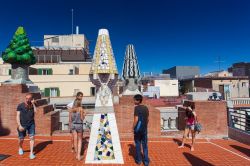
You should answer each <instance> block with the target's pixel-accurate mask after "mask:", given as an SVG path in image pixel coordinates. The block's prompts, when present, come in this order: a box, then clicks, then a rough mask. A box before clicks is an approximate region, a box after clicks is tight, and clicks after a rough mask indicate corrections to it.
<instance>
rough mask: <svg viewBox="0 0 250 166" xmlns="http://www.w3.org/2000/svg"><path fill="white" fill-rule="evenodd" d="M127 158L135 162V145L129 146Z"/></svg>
mask: <svg viewBox="0 0 250 166" xmlns="http://www.w3.org/2000/svg"><path fill="white" fill-rule="evenodd" d="M128 146H129V152H128V154H129V156H132V157H133V159H134V160H135V145H134V144H129V145H128Z"/></svg>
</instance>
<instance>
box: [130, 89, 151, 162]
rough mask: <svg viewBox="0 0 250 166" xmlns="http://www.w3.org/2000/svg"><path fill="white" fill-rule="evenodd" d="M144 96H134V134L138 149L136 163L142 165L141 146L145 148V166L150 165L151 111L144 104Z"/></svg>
mask: <svg viewBox="0 0 250 166" xmlns="http://www.w3.org/2000/svg"><path fill="white" fill-rule="evenodd" d="M142 99H143V97H142V95H140V94H137V95H135V96H134V104H135V108H134V123H133V132H134V141H135V148H136V155H135V162H136V163H137V164H141V162H142V156H141V145H142V148H143V154H144V158H143V162H144V165H146V166H147V165H149V158H148V133H147V132H148V131H147V130H148V129H147V127H148V121H149V120H148V117H149V111H148V108H147V106H145V105H143V104H142Z"/></svg>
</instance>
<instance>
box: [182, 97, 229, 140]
mask: <svg viewBox="0 0 250 166" xmlns="http://www.w3.org/2000/svg"><path fill="white" fill-rule="evenodd" d="M190 105H193V106H194V107H195V112H196V114H197V116H198V121H199V122H200V123H201V124H202V127H203V128H202V131H201V133H200V135H199V137H208V138H222V137H227V136H228V117H227V105H226V102H225V101H185V102H184V106H185V107H186V106H190ZM184 118H185V108H184V107H179V108H178V129H179V130H184V128H185V120H184Z"/></svg>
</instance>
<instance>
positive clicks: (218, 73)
mask: <svg viewBox="0 0 250 166" xmlns="http://www.w3.org/2000/svg"><path fill="white" fill-rule="evenodd" d="M204 76H205V77H232V76H233V74H232V73H230V72H228V71H225V70H221V71H213V72H209V73H207V74H205V75H204Z"/></svg>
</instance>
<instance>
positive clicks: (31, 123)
mask: <svg viewBox="0 0 250 166" xmlns="http://www.w3.org/2000/svg"><path fill="white" fill-rule="evenodd" d="M35 112H36V105H35V100H34V98H33V96H32V94H30V93H28V94H27V95H26V96H25V101H24V102H23V103H21V104H19V105H18V106H17V115H16V121H17V125H18V127H17V132H18V138H19V139H18V144H19V149H18V154H19V155H23V153H24V151H23V141H24V137H25V136H26V133H27V132H28V135H29V138H30V156H29V158H30V159H34V158H35V157H36V156H35V155H34V153H33V149H34V143H35V139H34V136H35V120H34V114H35Z"/></svg>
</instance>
